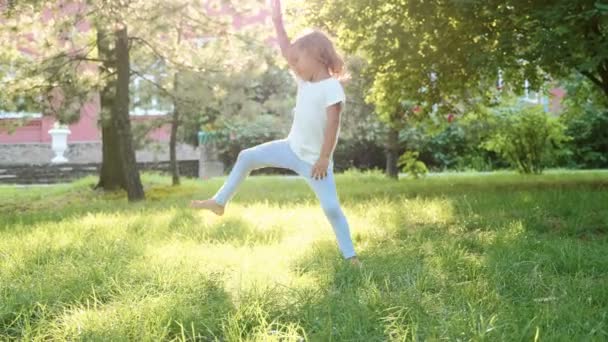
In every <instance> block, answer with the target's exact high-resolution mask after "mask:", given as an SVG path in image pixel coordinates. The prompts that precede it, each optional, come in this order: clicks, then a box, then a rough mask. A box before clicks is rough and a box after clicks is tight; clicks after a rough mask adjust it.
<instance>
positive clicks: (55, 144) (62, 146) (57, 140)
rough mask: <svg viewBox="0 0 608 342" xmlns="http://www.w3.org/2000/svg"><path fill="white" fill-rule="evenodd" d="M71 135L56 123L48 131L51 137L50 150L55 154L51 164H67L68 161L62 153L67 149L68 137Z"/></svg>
mask: <svg viewBox="0 0 608 342" xmlns="http://www.w3.org/2000/svg"><path fill="white" fill-rule="evenodd" d="M70 133H72V132H71V131H70V130H69V129H67V128H66V127H61V126H60V125H59V123H58V122H55V125H54V127H53V129H51V130H49V134H50V135H51V137H52V140H51V148H52V149H53V152H55V157H54V158H53V159H52V160H51V163H53V164H57V163H67V162H68V159H67V158H66V157H64V156H63V153H64V152H65V151H66V150H67V149H68V135H69V134H70Z"/></svg>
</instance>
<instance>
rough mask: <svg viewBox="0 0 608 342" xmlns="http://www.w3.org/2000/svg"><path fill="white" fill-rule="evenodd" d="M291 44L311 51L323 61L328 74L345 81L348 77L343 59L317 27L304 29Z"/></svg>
mask: <svg viewBox="0 0 608 342" xmlns="http://www.w3.org/2000/svg"><path fill="white" fill-rule="evenodd" d="M293 46H294V47H296V48H298V49H306V50H307V51H309V52H312V54H313V55H314V56H316V57H317V59H318V60H319V61H320V62H321V63H323V64H324V65H325V66H326V67H327V70H328V71H329V73H330V75H332V76H334V77H336V78H338V79H339V80H341V81H345V80H347V79H348V78H349V75H348V73H347V72H346V66H345V65H344V60H343V59H342V57H341V56H340V54H339V53H338V52H337V51H336V49H335V47H334V44H333V43H332V41H331V40H330V39H329V37H328V36H327V34H325V33H324V32H323V31H321V30H318V29H309V30H306V31H304V32H303V33H302V34H301V35H300V36H299V37H298V38H296V39H295V40H294V42H293Z"/></svg>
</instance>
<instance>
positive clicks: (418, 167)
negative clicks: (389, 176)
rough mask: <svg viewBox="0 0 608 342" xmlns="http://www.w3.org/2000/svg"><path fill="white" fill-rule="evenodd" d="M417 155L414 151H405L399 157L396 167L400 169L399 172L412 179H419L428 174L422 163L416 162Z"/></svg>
mask: <svg viewBox="0 0 608 342" xmlns="http://www.w3.org/2000/svg"><path fill="white" fill-rule="evenodd" d="M418 155H419V153H418V152H416V151H407V152H405V153H404V154H402V155H401V157H399V160H398V161H397V165H398V166H399V167H400V168H401V171H403V172H405V173H406V174H408V175H411V176H412V177H414V178H420V177H421V176H425V175H426V174H427V173H428V171H429V170H428V169H427V168H426V165H424V163H423V162H421V161H420V160H418Z"/></svg>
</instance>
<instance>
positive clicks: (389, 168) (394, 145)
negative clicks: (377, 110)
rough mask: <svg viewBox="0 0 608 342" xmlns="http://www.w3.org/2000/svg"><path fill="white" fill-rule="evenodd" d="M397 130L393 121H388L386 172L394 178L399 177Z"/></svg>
mask: <svg viewBox="0 0 608 342" xmlns="http://www.w3.org/2000/svg"><path fill="white" fill-rule="evenodd" d="M398 154H399V130H398V129H397V128H396V127H395V125H394V123H392V122H391V123H390V125H389V131H388V139H387V144H386V174H387V175H388V176H389V177H391V178H394V179H398V178H399V168H398V167H397V160H398V159H399V155H398Z"/></svg>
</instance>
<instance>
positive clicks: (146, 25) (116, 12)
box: [1, 0, 255, 200]
mask: <svg viewBox="0 0 608 342" xmlns="http://www.w3.org/2000/svg"><path fill="white" fill-rule="evenodd" d="M213 3H214V2H212V1H205V2H203V1H197V2H187V1H181V2H180V1H174V2H171V3H166V2H162V1H131V2H122V1H118V0H117V1H106V2H103V3H99V2H90V3H85V2H82V3H81V2H75V3H69V4H68V6H76V9H75V10H73V11H69V12H72V13H69V14H68V15H65V16H63V15H62V14H63V13H60V14H59V16H57V15H56V16H55V18H54V19H55V23H54V25H51V26H50V27H44V25H41V24H40V23H41V20H40V19H41V18H40V17H41V15H40V14H39V13H41V12H42V13H44V11H49V10H52V9H53V8H55V7H53V6H54V3H53V2H44V1H30V2H27V3H21V4H19V5H13V6H12V7H11V8H10V13H9V18H10V20H12V22H9V24H10V25H8V26H6V28H7V30H6V31H2V32H1V33H2V34H3V35H5V40H8V41H9V42H11V41H12V42H14V40H11V36H12V32H15V31H17V32H24V33H28V32H39V33H41V34H40V36H42V37H41V38H39V39H37V42H38V43H39V45H38V46H37V48H38V49H35V50H33V51H44V52H43V53H41V54H37V53H34V55H37V56H35V57H36V58H35V62H34V63H30V64H29V66H28V67H23V68H21V67H22V66H25V64H22V65H20V66H18V67H17V68H16V70H17V71H18V73H19V74H18V75H16V76H15V77H13V81H14V82H12V84H11V87H12V88H10V90H12V91H13V92H17V91H29V92H32V91H38V92H39V93H42V94H44V93H46V92H48V91H49V90H54V89H59V92H60V93H61V95H64V98H69V99H71V100H72V99H76V98H79V97H76V96H65V94H66V92H71V94H81V93H84V94H88V93H90V92H91V90H99V91H100V97H101V101H100V102H101V106H102V118H101V126H102V144H103V157H102V168H101V172H100V180H99V183H98V186H100V187H103V188H105V189H115V188H118V187H121V188H124V189H126V190H127V194H128V197H129V200H139V199H143V198H144V193H143V189H142V186H141V181H140V180H139V173H138V172H137V165H136V164H135V155H134V150H133V141H132V140H133V139H132V133H131V127H130V120H129V106H130V99H129V83H130V77H131V72H132V70H131V63H130V54H131V51H132V48H133V47H134V46H135V45H137V46H139V47H144V48H145V49H147V51H148V53H150V54H152V55H153V56H154V57H155V58H156V59H159V60H163V61H164V62H165V63H166V64H167V65H170V66H172V67H174V69H173V74H172V75H177V72H178V71H183V70H197V67H196V66H195V64H194V63H193V60H194V58H195V57H192V56H196V54H192V53H189V52H192V51H193V49H194V47H195V45H194V44H190V48H189V49H186V48H184V46H183V45H180V44H179V43H180V42H181V40H180V39H176V40H175V41H177V45H176V44H172V43H171V42H172V41H171V40H170V37H169V38H168V37H167V35H166V34H165V32H167V28H168V27H169V28H170V27H173V26H175V25H176V24H178V25H177V26H179V27H180V28H181V27H188V28H189V29H190V34H191V35H192V37H193V38H202V37H205V36H206V35H209V34H212V35H213V34H214V33H217V30H215V28H217V27H223V26H225V25H223V24H225V23H222V22H221V19H220V18H215V19H214V20H216V21H220V23H219V24H216V25H215V26H214V25H212V24H211V23H212V20H210V19H209V16H208V15H207V13H206V10H207V8H208V7H207V6H213ZM251 3H255V2H251ZM251 3H250V2H248V3H247V4H246V5H247V6H250V5H251ZM240 5H241V6H245V5H244V4H243V3H242V2H241V4H240ZM49 8H50V9H49ZM42 16H44V14H42ZM81 22H85V23H93V26H94V27H95V29H96V30H95V31H96V35H93V34H92V33H88V34H83V35H78V34H76V35H74V34H71V33H73V30H72V31H70V30H69V29H70V28H73V27H74V26H76V27H78V24H79V23H81ZM24 24H25V25H24ZM129 28H136V29H132V30H129ZM177 31H178V37H179V32H181V31H180V30H179V29H178V30H177ZM56 37H59V44H57V43H55V42H54V38H56ZM66 41H67V42H68V43H69V44H67V45H68V47H67V48H66V46H65V45H66V44H63V43H65V42H66ZM14 45H15V46H14V47H15V50H16V49H17V43H15V44H14ZM178 45H179V46H178ZM83 46H84V47H83ZM41 47H45V48H46V49H44V50H43V49H41ZM95 47H96V48H97V49H96V50H95ZM189 56H190V58H187V57H189ZM15 60H16V59H15V58H13V60H11V62H12V64H14V61H15ZM82 62H89V63H91V62H92V63H99V66H100V72H98V73H94V74H95V75H94V76H93V77H91V78H90V79H87V78H82V77H81V75H80V73H79V72H78V66H80V65H81V63H82ZM47 64H48V65H50V66H48V67H45V66H46V65H47ZM41 68H42V70H41ZM49 74H50V75H49ZM177 77H178V76H174V77H171V79H172V80H173V81H174V83H175V86H178V85H179V81H176V78H177ZM85 81H88V82H85ZM50 102H53V101H50ZM55 102H57V101H55ZM59 102H60V104H61V105H62V106H63V107H62V108H60V109H57V108H55V109H56V110H55V113H53V114H55V115H57V116H58V117H59V118H60V121H63V122H72V121H75V120H77V119H78V114H77V113H78V110H77V109H78V108H80V107H81V105H82V103H83V101H73V100H72V101H59ZM50 107H53V106H50ZM174 108H175V109H176V111H175V112H174V115H173V117H174V120H173V127H172V138H171V146H172V153H171V155H172V165H173V169H176V161H175V141H176V140H175V134H176V131H177V124H178V123H179V106H174ZM69 109H71V110H72V111H70V110H69Z"/></svg>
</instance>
